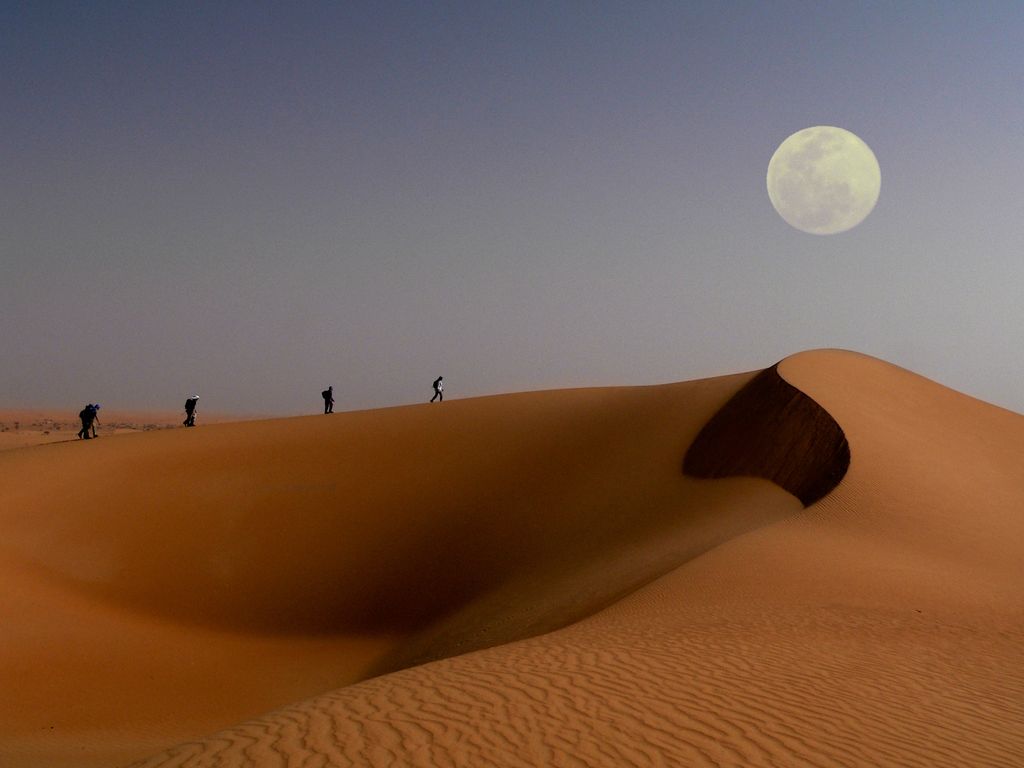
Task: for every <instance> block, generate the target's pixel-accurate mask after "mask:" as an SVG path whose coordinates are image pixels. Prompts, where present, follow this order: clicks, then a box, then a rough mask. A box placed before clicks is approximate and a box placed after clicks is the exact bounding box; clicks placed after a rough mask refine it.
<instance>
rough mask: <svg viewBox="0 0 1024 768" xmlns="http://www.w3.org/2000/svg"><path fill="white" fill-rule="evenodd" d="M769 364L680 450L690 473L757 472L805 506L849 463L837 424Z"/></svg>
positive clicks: (730, 474) (834, 483)
mask: <svg viewBox="0 0 1024 768" xmlns="http://www.w3.org/2000/svg"><path fill="white" fill-rule="evenodd" d="M778 368H779V366H778V365H773V366H772V367H771V368H768V369H766V370H764V371H762V372H761V373H759V374H758V375H757V376H755V377H754V378H753V379H751V380H750V381H749V382H747V384H746V385H745V386H744V387H743V388H742V389H741V390H740V391H739V392H737V393H736V394H735V395H733V396H732V398H731V399H730V400H729V402H728V403H726V404H725V405H724V406H722V408H721V410H719V411H718V413H716V414H715V415H714V416H713V417H712V418H711V420H710V421H709V422H708V423H707V424H705V425H704V428H703V429H701V431H700V433H699V434H698V435H697V438H696V439H695V440H694V441H693V444H692V445H691V446H690V448H689V449H688V450H687V451H686V459H685V461H684V462H683V471H684V472H685V473H686V474H688V475H692V476H693V477H706V478H717V477H734V476H737V475H739V476H743V475H748V476H752V477H763V478H765V479H766V480H771V481H772V482H774V483H776V484H778V485H780V486H782V487H783V488H785V489H786V490H787V491H789V492H790V493H792V494H793V495H794V496H796V497H797V498H798V499H800V501H801V502H803V505H804V506H805V507H809V506H810V505H811V504H813V503H814V502H816V501H818V500H819V499H820V498H822V497H823V496H825V495H826V494H828V493H829V492H831V491H832V489H833V488H835V487H836V486H837V485H839V483H840V481H842V479H843V476H844V475H846V470H847V468H848V467H849V466H850V447H849V445H847V442H846V435H844V434H843V430H842V427H840V426H839V425H838V424H836V421H835V419H833V418H832V417H831V416H830V415H829V414H828V412H827V411H826V410H825V409H824V408H822V407H821V406H820V405H818V404H817V403H816V402H814V400H812V399H811V398H810V397H808V396H807V395H806V394H804V393H803V392H801V391H800V390H799V389H797V388H796V387H794V386H793V385H792V384H790V383H788V382H787V381H786V380H785V379H783V378H782V377H781V376H780V375H779V370H778Z"/></svg>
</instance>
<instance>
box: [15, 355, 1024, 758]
mask: <svg viewBox="0 0 1024 768" xmlns="http://www.w3.org/2000/svg"><path fill="white" fill-rule="evenodd" d="M777 372H778V376H780V377H781V379H782V380H783V381H784V382H785V383H786V385H787V386H789V387H791V388H792V389H793V390H794V391H797V392H798V393H800V396H801V397H804V398H807V399H809V401H813V403H815V404H817V406H820V408H821V409H823V412H825V413H827V414H828V416H829V417H831V419H832V420H834V423H835V424H836V425H838V428H839V429H841V432H842V435H844V437H845V441H846V443H848V447H849V454H848V459H849V461H848V467H846V466H843V468H842V472H841V473H838V474H835V476H834V477H833V478H832V479H833V480H835V481H836V483H837V484H834V487H832V486H831V485H830V486H829V487H830V490H829V491H828V492H827V493H826V494H825V495H824V496H823V497H822V498H820V499H815V500H813V502H812V503H810V504H809V505H808V506H806V507H805V506H804V504H803V503H801V501H800V499H799V498H797V496H795V495H794V494H792V493H790V492H788V491H787V490H785V488H784V487H783V485H780V484H778V483H777V482H772V481H770V480H769V479H766V478H764V477H757V476H724V477H720V478H717V479H706V478H700V477H693V476H689V475H687V474H685V473H684V471H683V464H684V459H685V458H686V457H687V454H688V451H689V449H690V448H691V447H692V446H693V445H694V441H695V438H696V437H697V436H698V434H699V433H701V430H702V429H703V428H704V427H705V426H706V425H707V424H708V423H709V422H710V421H711V420H712V419H713V418H714V417H715V416H716V414H720V413H723V412H725V409H726V408H728V407H729V404H730V403H734V402H736V396H737V393H739V392H741V391H747V390H745V389H744V388H745V387H747V385H748V384H750V382H752V381H753V380H754V378H755V375H756V373H757V372H751V373H744V374H736V375H730V376H723V377H718V378H713V379H701V380H695V381H687V382H682V383H678V384H667V385H657V386H648V387H622V388H595V389H577V390H561V391H546V392H530V393H522V394H512V395H500V396H493V397H482V398H472V399H465V400H449V401H446V402H444V403H443V404H440V405H437V404H435V405H427V404H423V405H416V406H404V407H396V408H387V409H381V410H374V411H361V412H350V413H336V414H333V415H331V416H329V417H325V416H322V415H316V416H308V417H294V418H282V419H267V420H245V421H234V422H228V421H226V420H221V421H220V423H211V420H210V419H204V414H203V413H202V412H200V426H199V428H197V429H170V428H164V429H161V428H157V427H162V426H163V427H170V426H173V425H177V424H180V419H181V416H180V415H177V414H162V415H160V416H159V417H156V416H151V415H145V414H134V415H131V414H121V415H119V416H117V417H113V418H111V431H105V430H106V427H105V426H104V425H101V427H100V430H101V432H100V434H101V437H102V439H99V440H96V441H90V442H89V443H84V442H82V441H77V440H75V439H74V434H75V432H76V431H77V424H73V423H72V420H71V419H69V420H68V421H67V422H66V423H61V421H60V419H59V418H57V417H56V416H55V414H53V413H41V412H35V413H29V412H25V411H19V412H15V411H5V412H4V413H3V414H2V415H0V422H3V424H4V426H5V427H6V428H7V429H6V431H2V432H0V449H4V450H0V531H2V537H0V615H2V623H0V627H2V629H0V690H3V691H4V696H3V697H2V698H0V764H2V765H4V766H11V767H12V768H22V767H24V766H47V767H48V768H59V767H63V766H67V767H68V768H71V767H72V766H73V767H74V768H89V767H91V766H111V767H113V766H128V765H132V766H145V767H146V768H156V766H180V767H184V766H235V765H254V766H285V765H289V766H290V765H324V766H326V765H330V766H334V765H338V766H341V765H379V766H391V765H408V766H442V765H458V766H463V765H464V766H481V765H495V766H546V765H554V766H623V765H631V766H656V765H672V766H676V765H679V766H757V765H766V766H767V765H775V766H879V765H893V766H897V765H898V766H940V765H942V766H945V765H948V766H965V765H967V766H1019V765H1021V764H1022V761H1024V593H1022V585H1024V462H1022V461H1021V456H1022V455H1024V416H1021V415H1019V414H1016V413H1013V412H1010V411H1007V410H1004V409H1001V408H998V407H995V406H993V405H989V404H987V403H984V402H981V401H978V400H975V399H972V398H970V397H968V396H966V395H963V394H960V393H958V392H955V391H953V390H950V389H947V388H946V387H943V386H942V385H940V384H938V383H936V382H933V381H930V380H928V379H925V378H923V377H921V376H918V375H916V374H914V373H912V372H910V371H906V370H903V369H901V368H898V367H896V366H893V365H891V364H889V363H886V362H884V361H881V360H877V359H874V358H871V357H867V356H864V355H860V354H856V353H852V352H844V351H837V350H818V351H811V352H804V353H800V354H796V355H793V356H792V357H789V358H786V359H785V360H783V361H782V362H781V364H780V365H779V366H778V369H777ZM4 405H12V404H4ZM765 413H767V411H766V410H764V409H760V408H751V409H750V410H749V412H748V413H747V415H746V418H747V419H748V420H749V422H750V424H751V425H752V427H753V426H758V429H760V431H761V433H762V434H776V433H777V434H783V433H786V434H789V435H790V436H791V438H792V435H796V437H795V438H792V439H793V440H796V442H794V443H793V445H794V446H798V447H799V449H797V448H794V449H793V450H792V451H788V452H787V451H782V452H781V453H779V456H778V457H777V459H778V461H779V462H781V465H780V466H779V467H777V469H778V470H779V471H778V473H777V475H778V477H783V476H785V477H789V476H791V475H794V474H799V473H800V472H801V471H803V470H805V469H806V467H807V466H810V464H809V463H808V462H810V461H812V460H813V459H814V456H813V455H812V454H813V452H814V451H815V450H817V448H816V446H817V445H818V444H817V443H815V442H813V441H811V442H808V441H806V440H803V439H802V437H801V434H800V432H801V429H800V425H799V424H797V425H796V426H794V425H793V423H792V422H790V421H787V419H792V418H793V416H792V414H793V411H792V409H790V408H789V406H788V405H784V407H782V408H780V409H777V410H775V411H772V416H771V419H770V420H769V421H768V422H767V423H765V419H766V417H765ZM68 415H69V416H73V414H68ZM111 415H112V416H113V414H111ZM741 416H742V414H741ZM47 419H48V420H49V421H46V420H47ZM101 419H104V414H103V412H101ZM759 419H760V420H761V421H760V422H759V421H758V420H759ZM15 420H17V421H18V422H19V427H18V429H16V430H15V429H10V427H11V426H12V425H13V422H14V421H15ZM104 421H106V419H104ZM736 423H739V424H742V423H743V419H740V420H739V421H738V422H736ZM118 424H119V425H120V427H117V428H116V429H115V425H118ZM146 425H149V428H146ZM33 426H34V429H30V427H33ZM55 426H59V429H56V428H55ZM766 430H767V432H766ZM44 431H46V432H49V433H50V434H47V435H43V434H42V433H43V432H44ZM29 432H34V433H35V434H34V435H31V436H30V435H28V434H27V433H29ZM111 432H113V433H111ZM58 433H59V435H58ZM127 433H136V434H127ZM731 434H732V435H733V436H732V438H730V439H731V440H732V442H731V443H729V445H730V446H732V447H733V448H734V449H735V451H736V452H737V455H739V454H744V455H747V456H748V457H749V455H750V451H751V445H750V444H749V443H748V442H747V441H745V440H744V438H743V436H742V434H740V433H737V432H735V431H734V432H733V433H731ZM791 438H786V439H787V440H789V439H791ZM787 445H788V443H787ZM721 447H722V446H719V448H721ZM726 447H727V448H728V447H729V446H726ZM776 447H777V446H776ZM755 453H756V452H755ZM727 454H728V451H726V454H725V459H724V460H725V461H728V458H729V457H728V455H727ZM719 458H720V459H721V456H720V457H719ZM755 459H756V456H755ZM755 463H756V462H755ZM726 474H727V473H726Z"/></svg>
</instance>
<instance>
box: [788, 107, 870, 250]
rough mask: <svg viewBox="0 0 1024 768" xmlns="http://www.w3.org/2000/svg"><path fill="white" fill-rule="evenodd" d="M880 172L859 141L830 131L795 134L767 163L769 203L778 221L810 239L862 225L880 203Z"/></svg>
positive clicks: (839, 130)
mask: <svg viewBox="0 0 1024 768" xmlns="http://www.w3.org/2000/svg"><path fill="white" fill-rule="evenodd" d="M881 187H882V172H881V170H880V169H879V167H878V160H876V159H875V153H874V152H872V151H871V148H870V147H869V146H868V145H867V144H865V143H864V142H863V141H862V140H861V139H860V138H859V137H858V136H856V135H854V134H852V133H850V132H849V131H847V130H844V129H842V128H836V127H834V126H831V125H817V126H814V127H813V128H804V129H803V130H802V131H797V132H796V133H794V134H793V135H792V136H790V137H789V138H788V139H786V140H785V141H784V142H782V143H781V144H780V145H779V148H778V149H777V150H775V154H774V155H772V159H771V160H770V161H769V162H768V197H769V199H771V201H772V205H773V206H775V210H776V211H778V212H779V216H781V217H782V218H783V219H785V220H786V222H787V223H788V224H789V225H790V226H793V227H796V228H797V229H799V230H802V231H804V232H810V233H811V234H812V235H834V234H836V233H838V232H845V231H846V230H848V229H852V228H853V227H855V226H857V225H858V224H860V223H861V222H862V221H864V219H866V218H867V215H868V214H869V213H871V210H872V209H873V208H874V207H875V203H877V202H878V193H879V191H880V189H881Z"/></svg>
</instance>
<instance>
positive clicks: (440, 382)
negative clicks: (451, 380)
mask: <svg viewBox="0 0 1024 768" xmlns="http://www.w3.org/2000/svg"><path fill="white" fill-rule="evenodd" d="M438 398H440V399H439V400H438ZM435 400H438V402H442V403H443V402H444V376H438V377H437V378H436V379H434V396H433V397H432V398H430V402H434V401H435Z"/></svg>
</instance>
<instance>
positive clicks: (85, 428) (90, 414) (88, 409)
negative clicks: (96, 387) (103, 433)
mask: <svg viewBox="0 0 1024 768" xmlns="http://www.w3.org/2000/svg"><path fill="white" fill-rule="evenodd" d="M97 410H99V405H93V404H92V403H89V404H88V405H87V406H85V408H83V409H82V410H81V411H79V412H78V418H80V419H81V420H82V428H81V429H80V430H78V439H79V440H83V439H84V440H89V439H91V438H92V437H96V424H95V422H96V421H97V420H98V419H97V414H96V411H97ZM90 431H91V432H92V435H91V436H90V434H89V432H90Z"/></svg>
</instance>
